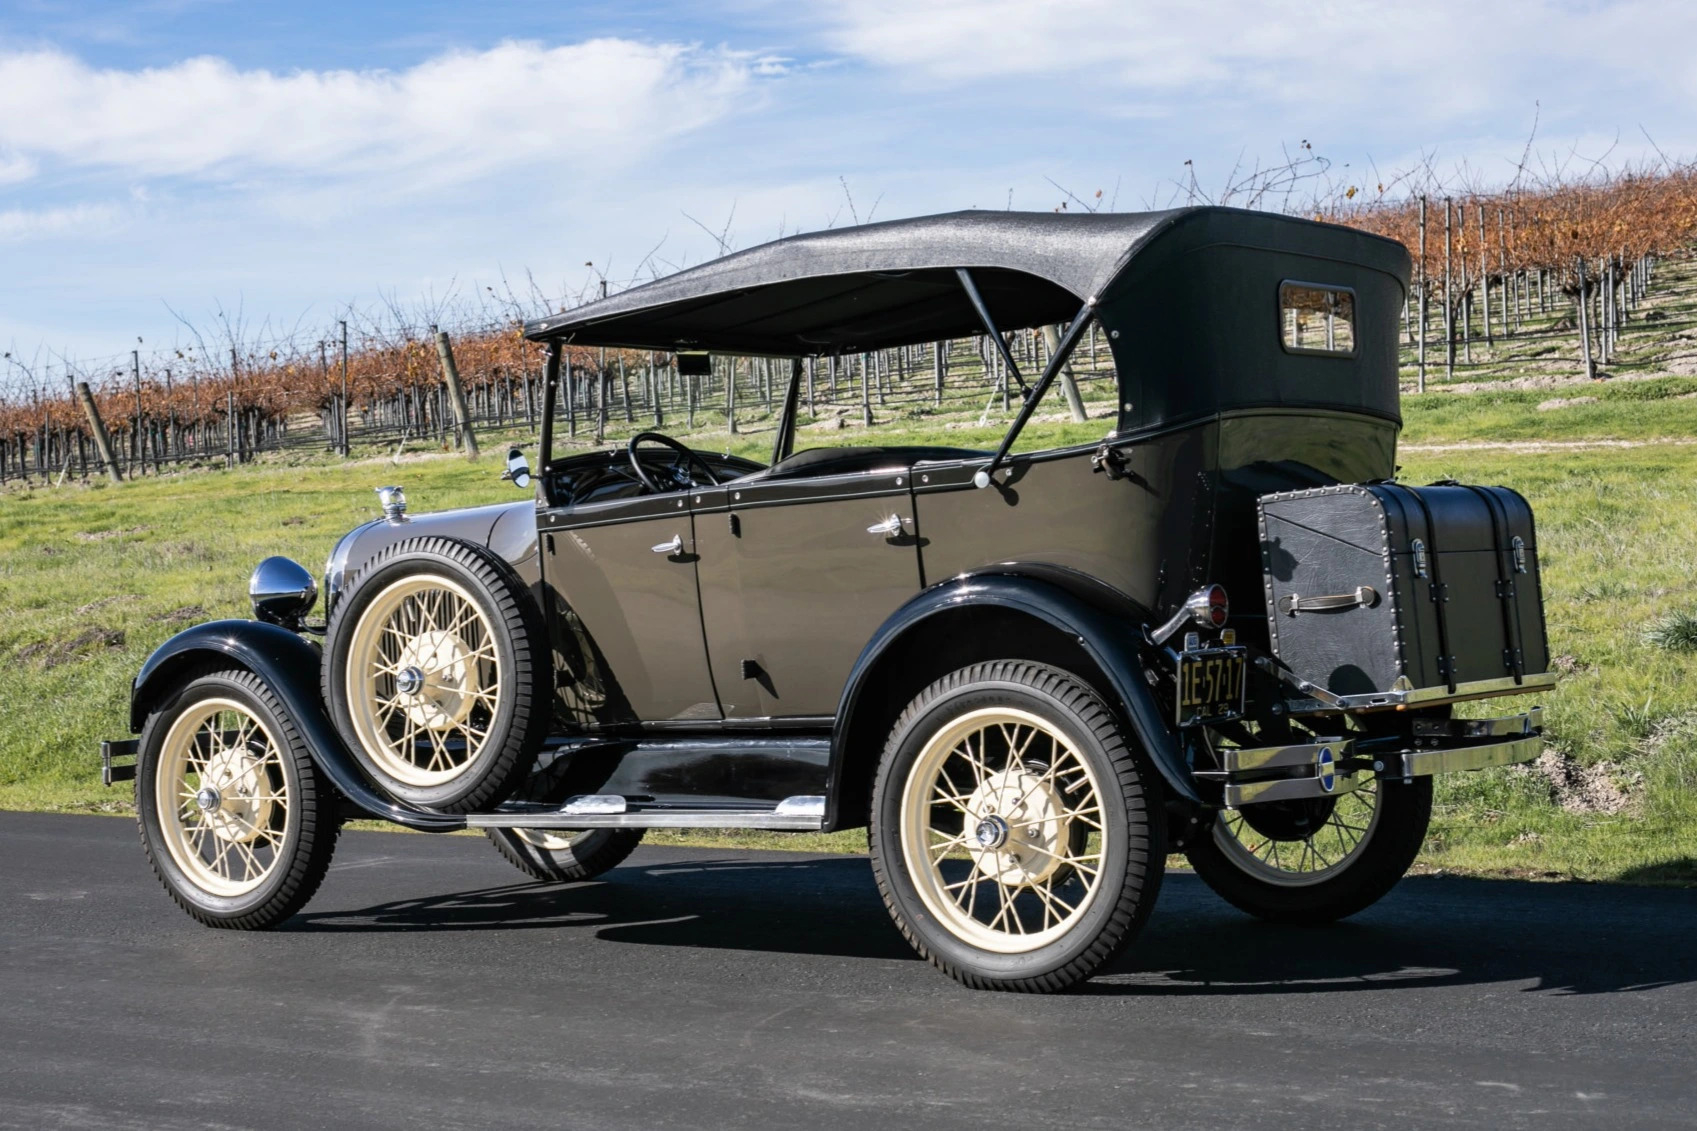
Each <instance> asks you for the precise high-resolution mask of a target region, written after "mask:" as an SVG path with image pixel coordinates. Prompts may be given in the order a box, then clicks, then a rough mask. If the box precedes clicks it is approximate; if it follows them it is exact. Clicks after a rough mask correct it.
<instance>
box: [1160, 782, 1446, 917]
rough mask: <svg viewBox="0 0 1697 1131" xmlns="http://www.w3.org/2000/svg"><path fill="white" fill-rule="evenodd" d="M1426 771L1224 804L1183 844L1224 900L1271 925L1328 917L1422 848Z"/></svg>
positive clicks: (1373, 893)
mask: <svg viewBox="0 0 1697 1131" xmlns="http://www.w3.org/2000/svg"><path fill="white" fill-rule="evenodd" d="M1431 819H1432V779H1431V778H1427V777H1422V778H1414V779H1412V780H1411V781H1406V782H1402V781H1369V782H1367V783H1366V784H1365V785H1363V786H1362V787H1361V788H1360V789H1358V790H1356V791H1355V792H1353V793H1345V794H1342V795H1340V796H1336V797H1323V798H1309V799H1305V800H1301V801H1270V802H1266V803H1264V804H1260V805H1246V806H1244V807H1243V808H1242V809H1238V810H1228V811H1226V812H1223V813H1220V814H1219V815H1218V816H1217V817H1215V819H1214V827H1213V830H1212V831H1211V833H1210V834H1209V835H1207V836H1199V837H1194V838H1192V841H1191V843H1190V844H1189V846H1187V847H1186V849H1185V855H1186V856H1188V857H1189V859H1190V866H1191V867H1193V868H1195V869H1196V874H1197V875H1199V876H1201V877H1202V879H1203V881H1204V882H1205V883H1207V885H1208V886H1209V887H1211V888H1213V889H1214V890H1215V891H1216V892H1218V893H1219V894H1220V895H1221V896H1222V897H1224V899H1225V900H1226V902H1228V903H1230V904H1231V905H1232V906H1234V907H1236V908H1238V909H1239V910H1241V911H1247V912H1248V913H1249V914H1251V915H1255V916H1258V917H1259V918H1262V919H1267V920H1270V921H1273V922H1278V923H1310V924H1311V923H1330V922H1332V921H1333V920H1336V919H1342V918H1345V917H1347V916H1350V915H1354V914H1355V913H1356V912H1358V911H1362V910H1365V909H1366V908H1368V907H1370V906H1372V905H1373V904H1374V903H1377V902H1378V901H1379V900H1380V899H1381V898H1383V897H1384V896H1385V894H1386V893H1387V892H1389V891H1390V890H1391V888H1392V887H1394V886H1396V882H1397V881H1398V880H1400V879H1401V878H1402V876H1403V873H1405V872H1407V871H1408V869H1409V866H1410V865H1411V864H1413V863H1414V858H1415V856H1417V855H1418V854H1419V852H1420V846H1421V845H1422V844H1424V843H1425V840H1426V826H1427V825H1428V824H1429V823H1430V822H1431Z"/></svg>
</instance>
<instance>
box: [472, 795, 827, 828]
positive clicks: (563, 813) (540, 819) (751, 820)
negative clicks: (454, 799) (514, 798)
mask: <svg viewBox="0 0 1697 1131" xmlns="http://www.w3.org/2000/svg"><path fill="white" fill-rule="evenodd" d="M585 800H589V799H588V798H573V799H572V801H571V802H568V803H567V804H566V805H565V806H564V807H563V808H559V809H550V808H545V807H541V806H535V805H525V804H524V803H522V802H519V803H513V802H509V803H508V804H506V805H503V806H501V807H500V808H499V809H497V810H495V811H494V812H493V813H468V814H466V819H465V822H466V827H468V828H473V829H771V830H776V831H786V832H818V831H819V830H820V829H822V828H824V827H825V799H824V798H823V797H816V796H800V797H786V798H785V799H784V800H783V801H780V802H779V803H778V804H777V805H776V806H774V807H773V808H771V809H643V808H640V807H630V806H629V805H628V804H627V803H626V801H625V799H624V798H622V797H621V798H618V799H617V800H618V801H619V803H620V804H621V805H622V806H624V809H623V811H622V812H583V811H572V804H573V803H575V802H579V801H585ZM595 800H596V801H597V802H605V801H606V800H607V798H603V797H597V798H595Z"/></svg>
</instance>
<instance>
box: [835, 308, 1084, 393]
mask: <svg viewBox="0 0 1697 1131" xmlns="http://www.w3.org/2000/svg"><path fill="white" fill-rule="evenodd" d="M1091 329H1092V330H1094V329H1095V327H1092V328H1091ZM943 357H944V354H943V343H942V342H933V343H932V344H931V370H932V373H931V375H932V378H933V379H934V380H935V381H936V384H937V395H936V402H937V403H938V404H942V403H943V374H944V369H943ZM808 399H809V401H811V400H812V398H811V397H809V398H808Z"/></svg>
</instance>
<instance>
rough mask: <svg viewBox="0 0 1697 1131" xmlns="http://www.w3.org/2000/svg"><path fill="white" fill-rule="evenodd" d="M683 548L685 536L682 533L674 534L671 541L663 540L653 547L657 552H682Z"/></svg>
mask: <svg viewBox="0 0 1697 1131" xmlns="http://www.w3.org/2000/svg"><path fill="white" fill-rule="evenodd" d="M683 548H684V536H683V535H682V534H674V535H672V540H671V541H670V542H662V543H660V544H659V545H658V546H654V547H652V549H653V550H654V552H655V553H656V554H681V553H682V552H683Z"/></svg>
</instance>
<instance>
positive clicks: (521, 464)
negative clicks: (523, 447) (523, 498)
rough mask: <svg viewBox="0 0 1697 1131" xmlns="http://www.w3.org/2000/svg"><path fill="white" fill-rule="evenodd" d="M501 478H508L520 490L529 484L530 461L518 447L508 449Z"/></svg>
mask: <svg viewBox="0 0 1697 1131" xmlns="http://www.w3.org/2000/svg"><path fill="white" fill-rule="evenodd" d="M501 478H502V479H507V480H510V481H511V482H512V484H513V486H515V487H518V488H519V489H520V490H523V489H524V488H526V487H529V486H530V461H529V460H528V459H526V458H525V456H524V452H522V451H520V450H519V449H518V448H512V449H510V450H508V452H507V472H506V474H505V475H503V476H501Z"/></svg>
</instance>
